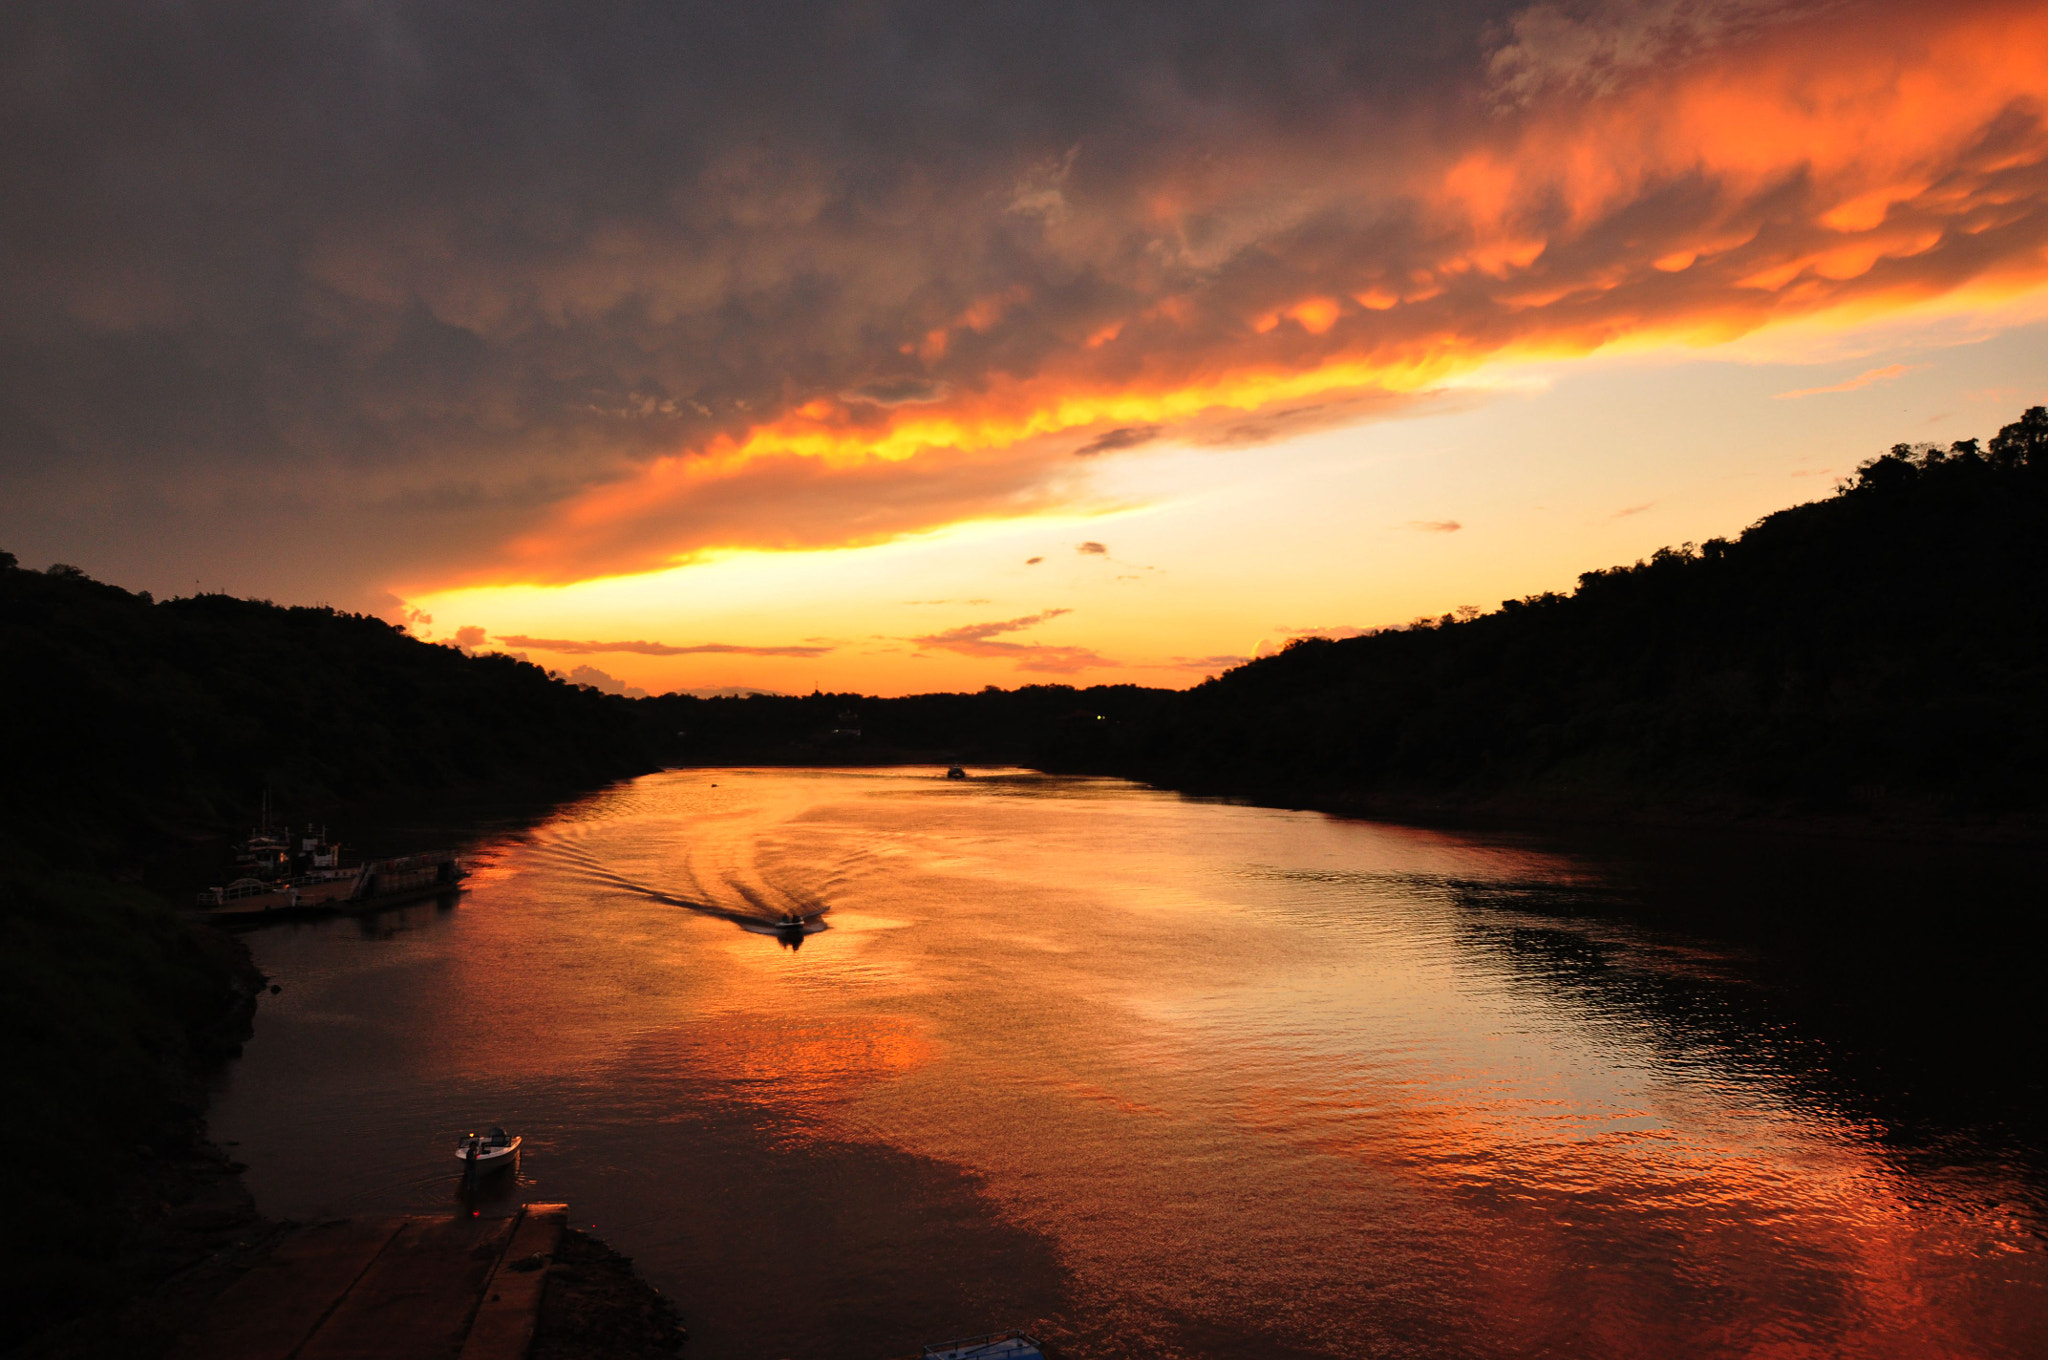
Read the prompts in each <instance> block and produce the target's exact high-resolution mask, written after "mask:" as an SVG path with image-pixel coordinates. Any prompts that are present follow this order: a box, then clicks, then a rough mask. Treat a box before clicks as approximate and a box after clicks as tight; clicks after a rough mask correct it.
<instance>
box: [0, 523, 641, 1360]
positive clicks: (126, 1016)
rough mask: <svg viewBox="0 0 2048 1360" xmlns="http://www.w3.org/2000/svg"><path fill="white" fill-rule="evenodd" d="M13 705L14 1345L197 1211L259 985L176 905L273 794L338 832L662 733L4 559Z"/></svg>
mask: <svg viewBox="0 0 2048 1360" xmlns="http://www.w3.org/2000/svg"><path fill="white" fill-rule="evenodd" d="M0 713H4V714H5V722H4V726H0V772H4V779H0V1017H4V1021H5V1025H6V1035H7V1042H6V1044H5V1047H4V1048H0V1053H4V1055H5V1057H4V1066H0V1081H4V1089H5V1091H6V1093H7V1099H6V1101H5V1102H4V1106H0V1108H4V1113H0V1165H5V1166H8V1167H10V1168H12V1169H13V1170H14V1172H15V1173H16V1174H15V1182H14V1184H13V1186H12V1187H11V1188H10V1190H9V1193H8V1195H7V1196H6V1197H5V1202H6V1204H7V1211H6V1218H5V1221H4V1222H0V1235H4V1240H5V1241H6V1242H7V1244H8V1247H7V1253H6V1259H5V1260H4V1262H0V1348H4V1347H6V1346H7V1345H9V1344H11V1343H13V1342H15V1341H17V1340H19V1339H20V1338H21V1337H23V1336H25V1335H27V1334H29V1333H31V1332H33V1331H34V1330H36V1328H37V1327H38V1326H40V1325H42V1324H44V1323H47V1322H50V1321H53V1320H55V1319H58V1318H62V1317H65V1316H69V1315H73V1314H76V1313H78V1312H80V1311H82V1310H86V1309H90V1308H92V1307H94V1306H96V1305H98V1304H100V1303H102V1302H104V1301H105V1300H106V1299H108V1298H109V1297H111V1296H113V1295H115V1294H116V1293H118V1292H119V1291H120V1290H121V1288H122V1287H123V1286H124V1284H127V1283H129V1282H131V1277H132V1276H133V1275H134V1273H135V1272H136V1271H137V1269H139V1268H146V1266H147V1265H148V1264H152V1263H143V1264H142V1265H140V1266H139V1265H138V1261H137V1259H136V1252H135V1249H134V1247H135V1243H136V1242H137V1241H138V1240H142V1239H148V1240H152V1241H158V1242H161V1241H163V1240H165V1234H164V1233H163V1231H162V1229H163V1227H164V1225H165V1221H166V1220H174V1219H176V1218H177V1217H178V1216H179V1215H180V1214H181V1213H187V1216H189V1209H190V1206H189V1205H187V1206H181V1205H180V1204H178V1203H175V1202H170V1201H175V1200H177V1199H178V1198H180V1197H181V1195H182V1194H183V1191H184V1188H185V1187H181V1185H180V1184H179V1183H178V1177H177V1176H176V1175H172V1174H167V1173H166V1168H168V1167H173V1166H176V1165H179V1164H191V1163H192V1162H193V1159H194V1156H195V1145H194V1140H195V1138H196V1135H197V1132H198V1128H199V1116H200V1113H201V1109H202V1098H203V1088H202V1085H201V1076H202V1074H203V1071H204V1069H205V1067H206V1066H207V1065H208V1064H209V1063H210V1062H213V1061H216V1060H218V1058H219V1057H221V1056H222V1055H223V1054H226V1053H230V1052H233V1051H234V1049H235V1046H236V1044H237V1042H238V1040H239V1038H240V1036H241V1034H242V1033H243V1032H244V1030H245V1027H246V1024H247V1021H248V1018H249V1015H250V1013H251V1011H252V1009H253V1004H254V995H255V992H256V989H257V987H258V985H259V984H260V981H261V980H260V979H259V978H257V977H255V975H254V971H253V969H251V968H250V966H249V965H248V962H247V956H246V954H244V953H243V952H242V951H241V950H240V949H239V947H238V946H237V945H235V944H234V943H233V942H232V941H230V940H228V939H227V938H225V937H223V936H221V935H218V934H217V933H215V932H212V931H209V930H205V929H202V928H195V927H194V926H192V925H190V924H188V923H187V922H185V921H184V920H183V919H181V918H180V917H179V915H178V914H177V912H176V911H175V910H174V909H173V907H172V905H171V904H172V902H173V901H174V900H176V899H177V898H178V897H179V896H180V895H182V893H184V892H187V891H189V890H190V889H191V888H192V887H193V886H195V884H194V882H193V881H192V876H193V875H196V874H199V873H201V872H202V871H204V870H208V869H211V868H213V867H214V866H215V865H216V864H217V862H218V860H219V858H220V852H221V849H222V847H223V846H224V845H225V843H226V842H227V840H228V839H229V836H230V834H231V833H233V832H235V831H238V830H241V829H244V828H246V827H247V826H248V825H249V823H250V821H251V820H252V819H253V816H254V813H255V810H256V805H257V804H258V802H259V800H260V798H261V795H262V791H263V790H264V789H266V788H268V789H269V790H270V791H271V793H272V795H273V798H274V800H275V802H276V805H277V806H278V808H279V809H280V810H281V811H282V812H283V813H284V814H285V815H287V816H289V817H290V818H291V819H292V820H294V821H302V820H306V819H309V818H314V817H320V818H323V819H324V818H326V817H330V816H332V817H334V818H335V819H336V823H337V830H341V831H342V832H343V833H344V834H348V829H349V825H350V822H349V820H348V817H349V813H350V812H351V811H352V810H357V809H364V808H367V807H369V806H371V805H372V804H373V803H374V802H375V801H377V800H384V799H398V800H403V801H405V802H408V803H411V804H413V805H419V804H420V803H421V800H423V799H431V798H435V797H441V798H463V797H475V796H477V795H480V794H489V795H511V794H514V793H519V794H529V795H531V794H544V793H547V792H550V791H552V792H555V793H561V792H566V791H570V790H574V789H582V788H588V787H591V786H594V785H597V784H600V783H604V782H607V781H609V780H611V779H615V778H618V777H620V776H623V775H629V774H634V773H639V772H642V771H645V770H648V769H652V768H654V767H655V766H656V765H657V764H658V763H659V760H660V758H661V757H662V756H663V755H665V754H667V752H666V750H665V749H664V748H663V747H662V746H661V744H660V742H659V741H658V740H656V739H655V738H654V737H653V735H652V733H651V731H650V729H649V728H648V727H647V726H646V725H645V723H644V721H643V718H642V716H641V715H638V714H636V712H635V710H634V709H633V708H632V707H631V706H630V705H629V704H628V703H627V702H626V701H625V700H622V699H615V698H610V697H607V696H604V695H601V694H598V693H597V692H596V691H594V690H589V689H586V688H582V687H579V686H574V685H567V684H564V683H562V682H560V681H558V680H554V679H551V678H549V676H548V675H547V673H546V672H544V671H542V670H541V669H540V668H538V667H536V666H530V665H527V664H525V663H523V662H518V661H514V660H512V659H511V658H509V657H499V656H487V657H468V656H464V655H463V654H462V653H460V652H458V651H456V650H454V649H452V648H448V647H441V646H434V645H430V644H427V643H423V642H420V641H418V640H416V639H413V638H410V637H407V636H405V635H404V634H403V633H400V632H398V631H397V630H395V629H393V628H392V627H390V626H389V625H387V624H384V623H382V622H379V621H378V620H376V619H372V618H365V617H361V616H356V615H349V614H343V613H338V612H336V611H333V610H328V609H286V608H279V607H277V606H274V605H271V604H267V603H263V602H260V601H250V600H238V599H233V598H229V597H227V596H221V595H202V596H198V597H194V598H190V599H178V600H169V601H164V602H162V603H154V602H152V601H151V600H150V599H149V597H148V596H146V595H137V594H130V593H129V592H127V591H125V590H121V589H119V588H117V587H114V586H110V585H104V584H101V583H100V582H97V581H93V580H91V579H89V578H88V577H86V576H85V575H83V574H82V573H80V572H78V571H76V570H73V569H70V568H66V567H62V566H59V567H53V568H51V569H50V570H49V571H47V572H35V571H25V570H22V569H20V568H19V567H18V566H17V565H16V563H15V561H14V559H13V558H12V557H11V556H7V555H4V554H0ZM367 848H369V849H371V850H372V852H374V849H375V847H374V846H372V847H367ZM29 1225H33V1226H29ZM160 1256H161V1254H160V1253H159V1257H160ZM153 1264H154V1265H157V1266H163V1265H175V1264H177V1262H175V1261H165V1260H163V1259H157V1260H156V1261H154V1262H153Z"/></svg>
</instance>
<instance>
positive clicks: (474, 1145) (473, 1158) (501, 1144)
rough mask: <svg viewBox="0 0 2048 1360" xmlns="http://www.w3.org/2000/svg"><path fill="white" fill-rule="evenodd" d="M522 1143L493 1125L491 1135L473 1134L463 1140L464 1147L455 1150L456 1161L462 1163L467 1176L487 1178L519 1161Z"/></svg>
mask: <svg viewBox="0 0 2048 1360" xmlns="http://www.w3.org/2000/svg"><path fill="white" fill-rule="evenodd" d="M520 1141H521V1140H520V1139H518V1138H516V1137H514V1136H513V1135H511V1134H509V1133H506V1132H505V1131H504V1130H503V1129H501V1128H499V1127H498V1126H497V1125H496V1124H493V1125H491V1131H490V1132H489V1133H472V1134H471V1135H469V1137H467V1138H465V1139H463V1140H462V1146H461V1147H459V1148H457V1149H455V1160H457V1161H458V1162H461V1163H462V1169H463V1172H464V1173H465V1174H467V1175H470V1176H486V1175H489V1174H490V1173H491V1172H493V1171H498V1170H502V1169H503V1168H505V1167H508V1166H511V1165H512V1164H513V1163H514V1162H516V1161H517V1160H518V1159H519V1144H520Z"/></svg>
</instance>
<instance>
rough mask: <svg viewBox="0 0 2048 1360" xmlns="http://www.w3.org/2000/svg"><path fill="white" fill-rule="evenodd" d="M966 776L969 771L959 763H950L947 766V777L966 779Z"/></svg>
mask: <svg viewBox="0 0 2048 1360" xmlns="http://www.w3.org/2000/svg"><path fill="white" fill-rule="evenodd" d="M966 777H967V771H965V770H963V769H961V768H960V767H959V766H958V765H949V766H947V767H946V778H948V779H965V778H966Z"/></svg>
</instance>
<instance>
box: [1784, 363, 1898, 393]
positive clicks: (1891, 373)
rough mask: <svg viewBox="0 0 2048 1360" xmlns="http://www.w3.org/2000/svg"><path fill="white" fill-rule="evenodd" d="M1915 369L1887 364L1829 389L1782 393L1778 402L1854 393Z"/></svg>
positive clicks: (1808, 389) (1814, 388)
mask: <svg viewBox="0 0 2048 1360" xmlns="http://www.w3.org/2000/svg"><path fill="white" fill-rule="evenodd" d="M1915 367H1917V365H1914V364H1886V365H1885V366H1884V367H1883V368H1872V369H1867V370H1865V371H1864V372H1862V373H1858V374H1857V375H1856V376H1855V377H1853V378H1849V379H1847V380H1846V381H1843V382H1838V383H1835V384H1833V385H1832V386H1829V387H1802V388H1799V389H1798V390H1797V391H1793V392H1780V393H1778V394H1777V395H1778V400H1779V401H1788V400H1790V399H1791V398H1794V397H1818V396H1824V395H1826V394H1827V393H1829V392H1854V391H1856V390H1858V389H1859V388H1864V387H1869V386H1870V385H1871V384H1872V383H1881V382H1890V381H1891V380H1892V379H1893V378H1896V377H1899V376H1900V375H1901V374H1905V373H1911V372H1912V371H1913V370H1914V368H1915Z"/></svg>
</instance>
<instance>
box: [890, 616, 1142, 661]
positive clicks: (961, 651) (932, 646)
mask: <svg viewBox="0 0 2048 1360" xmlns="http://www.w3.org/2000/svg"><path fill="white" fill-rule="evenodd" d="M1072 612H1073V611H1072V610H1069V609H1047V610H1043V611H1041V612H1039V613H1036V614H1026V615H1024V616H1023V617H1022V618H1016V619H1004V620H1002V621H1000V622H996V623H969V624H962V625H961V626H960V627H958V628H948V629H946V630H945V631H943V632H938V633H928V634H926V635H925V636H923V637H915V638H911V639H910V641H911V642H912V643H914V644H915V645H916V646H917V647H919V648H920V649H923V650H927V651H938V652H952V653H955V654H956V655H959V656H974V657H993V658H997V659H1002V660H1009V661H1014V662H1016V663H1017V669H1018V670H1020V671H1046V672H1051V673H1053V674H1060V675H1064V674H1070V673H1072V672H1074V671H1085V670H1093V669H1095V668H1096V667H1098V666H1114V665H1115V664H1116V663H1115V662H1114V661H1111V660H1109V659H1108V658H1106V657H1104V656H1103V655H1102V654H1101V653H1100V652H1097V651H1095V650H1094V649H1093V648H1089V647H1061V646H1056V645H1054V644H1052V643H1045V642H1006V641H1001V640H1000V639H1001V637H1002V635H1003V634H1005V633H1021V632H1023V631H1024V630H1025V629H1027V628H1035V627H1037V626H1038V625H1039V624H1041V623H1044V622H1045V621H1046V620H1048V619H1056V618H1058V617H1060V616H1061V615H1062V614H1070V613H1072Z"/></svg>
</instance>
